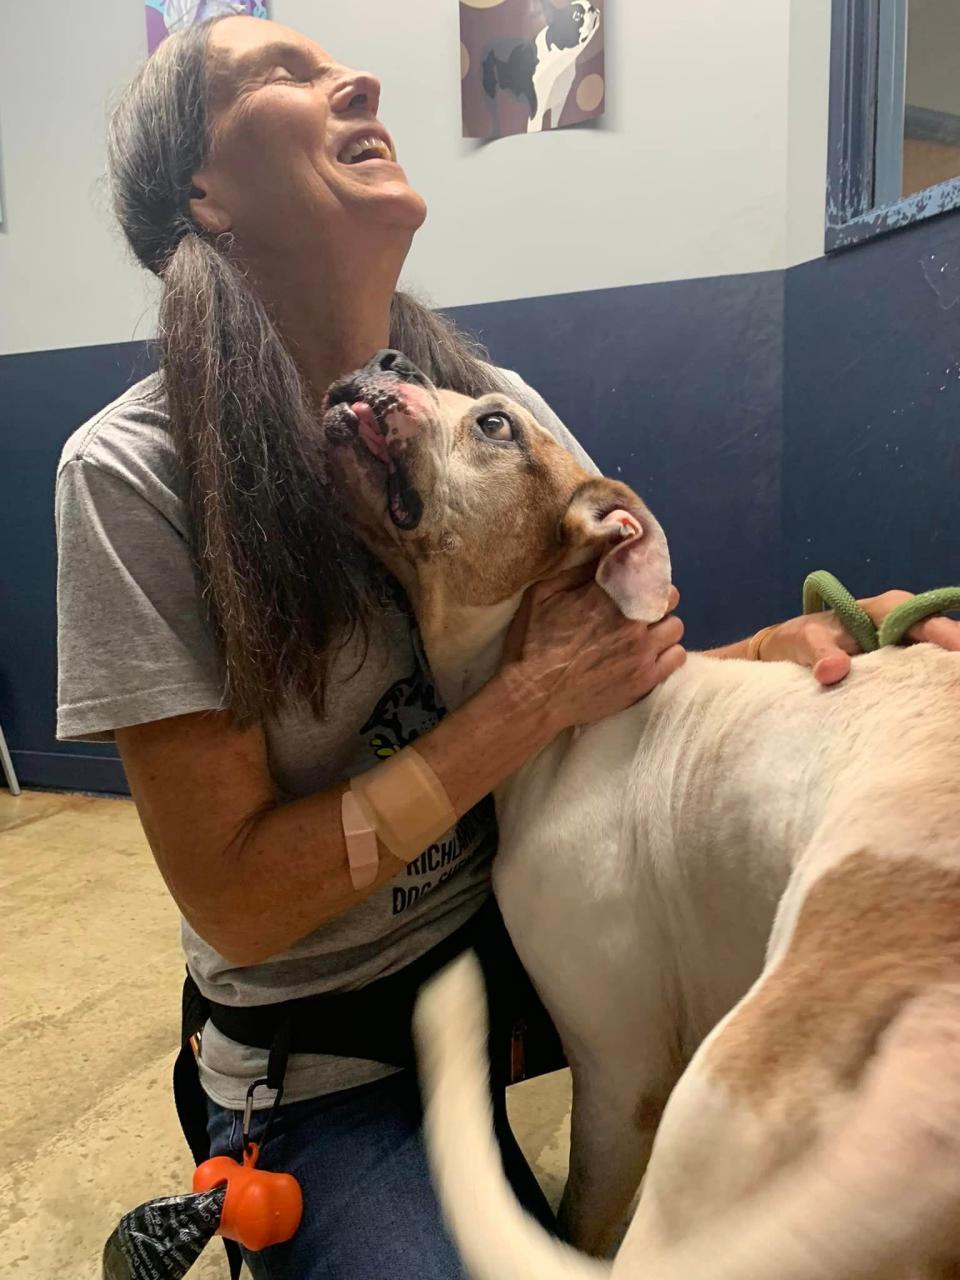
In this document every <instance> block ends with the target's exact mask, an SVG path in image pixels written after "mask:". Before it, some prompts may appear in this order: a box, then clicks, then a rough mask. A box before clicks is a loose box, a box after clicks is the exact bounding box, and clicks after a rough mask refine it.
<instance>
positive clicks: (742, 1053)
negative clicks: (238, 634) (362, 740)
mask: <svg viewBox="0 0 960 1280" xmlns="http://www.w3.org/2000/svg"><path fill="white" fill-rule="evenodd" d="M327 427H328V438H329V439H330V440H331V442H332V456H333V460H334V462H333V465H334V466H335V468H336V470H337V473H338V477H339V479H340V480H341V482H342V485H343V488H344V491H345V493H346V494H347V495H348V498H349V507H350V510H351V513H352V518H353V519H355V521H356V524H357V528H358V531H359V533H360V535H361V536H362V537H363V538H364V540H365V541H366V542H367V543H368V545H369V547H370V548H371V549H372V550H373V551H374V552H375V553H376V554H377V555H378V556H379V557H380V558H381V559H382V560H383V561H384V562H385V563H386V564H387V565H388V566H389V568H390V569H391V570H392V571H393V572H394V573H395V574H396V576H397V577H398V579H399V580H400V581H401V582H402V583H403V585H404V587H405V588H406V590H407V592H408V594H409V597H410V599H411V601H412V603H413V605H414V608H415V610H416V613H417V617H418V620H419V624H420V628H421V632H422V637H423V642H424V646H425V649H426V653H427V655H428V658H429V661H430V663H431V667H432V671H433V675H434V678H435V680H436V681H437V684H438V686H439V689H440V691H441V693H442V695H443V697H444V699H445V700H446V701H447V703H448V705H449V706H451V707H455V706H456V705H458V703H459V702H461V701H462V700H463V699H465V698H467V697H468V696H469V695H470V694H471V692H473V691H474V690H475V689H476V688H478V687H479V686H480V685H481V684H482V683H483V682H484V681H485V680H486V679H488V678H489V676H490V675H491V674H492V673H493V671H494V670H495V669H496V666H497V664H498V661H499V657H500V652H501V647H502V641H503V637H504V634H505V631H506V628H507V627H508V625H509V622H510V619H511V617H512V616H513V613H514V612H515V610H516V608H517V605H518V602H519V600H520V598H521V596H522V593H523V591H524V589H525V588H526V587H527V586H528V585H529V584H530V583H531V582H534V581H536V580H538V579H542V578H544V577H547V576H549V575H551V574H553V573H555V572H557V571H558V570H560V569H562V568H565V567H567V566H570V565H573V564H577V563H583V562H584V561H585V560H587V559H591V558H597V557H599V565H598V571H597V579H598V581H599V582H600V583H601V585H603V586H605V587H606V589H607V590H608V591H609V592H610V594H611V595H612V596H613V598H614V599H615V601H616V602H617V603H618V605H619V606H620V607H621V608H622V609H623V611H624V612H625V613H627V614H628V616H632V617H635V618H639V619H646V620H650V621H652V620H654V619H655V618H657V617H659V616H660V615H661V614H662V612H663V610H664V608H665V602H666V598H667V589H668V585H669V582H670V566H669V558H668V555H667V549H666V542H665V539H664V537H663V534H662V532H661V531H660V529H659V526H658V525H657V523H656V521H655V520H654V519H653V517H652V516H651V515H650V513H649V511H648V510H647V508H646V507H645V506H644V505H643V503H642V502H641V501H640V500H639V499H638V498H637V497H636V495H635V494H634V493H632V491H631V490H629V489H628V488H627V487H626V486H625V485H622V484H619V483H617V482H615V481H610V480H601V479H597V478H594V477H590V476H588V475H586V474H585V473H584V472H583V471H582V470H581V469H580V468H579V466H578V465H577V464H576V462H575V461H574V460H573V459H572V458H571V457H570V455H569V454H568V453H567V452H566V451H565V450H564V449H562V448H561V447H560V446H559V445H558V444H557V443H556V442H555V441H554V440H553V438H552V437H551V436H550V435H549V434H548V433H547V432H546V431H544V430H543V429H542V428H540V427H539V426H538V425H537V424H536V423H535V422H534V421H533V420H532V418H531V416H530V415H529V414H528V413H527V412H525V411H524V410H523V409H522V408H520V407H518V406H517V405H516V404H513V403H511V402H510V401H509V400H508V399H506V398H504V397H502V396H492V397H486V398H485V399H483V400H480V401H477V402H473V401H470V400H468V399H466V398H464V397H461V396H456V395H454V394H452V393H447V392H442V393H439V394H438V393H437V392H436V391H435V390H434V389H433V388H432V387H431V386H430V385H429V383H427V382H426V381H425V380H424V379H423V377H422V375H420V374H419V373H418V372H417V371H416V370H414V369H413V368H412V366H409V365H408V364H407V363H406V362H404V361H403V360H402V358H398V357H396V355H395V353H394V354H390V353H387V354H386V356H384V357H383V358H381V359H379V361H374V362H372V363H371V365H370V366H368V367H367V369H366V370H365V371H363V372H362V373H361V374H359V375H357V376H355V377H354V378H352V379H347V380H345V381H344V382H342V383H340V384H338V385H337V386H336V387H335V388H334V389H333V391H332V393H331V407H330V409H329V412H328V415H327ZM624 535H626V536H624ZM958 798H960V660H958V659H957V658H956V657H954V656H951V655H949V654H946V653H943V652H941V651H939V650H936V649H934V648H932V647H930V646H917V647H915V648H911V649H906V650H896V651H884V652H880V653H878V654H873V655H869V656H866V657H862V658H859V659H857V660H856V662H855V664H854V670H853V673H852V674H851V676H850V677H849V679H848V680H847V681H846V682H845V683H844V684H843V685H841V686H839V687H837V688H834V689H830V690H824V689H821V688H818V687H817V686H816V685H815V683H814V681H813V680H812V678H811V677H810V675H809V673H808V672H805V671H803V670H800V669H799V668H795V667H794V666H792V665H790V664H770V665H761V664H757V663H743V662H730V661H724V662H720V661H715V660H711V659H709V658H705V657H702V656H696V655H691V656H690V658H689V660H688V662H687V665H686V666H685V667H684V669H683V670H682V671H681V672H679V673H678V674H676V675H674V676H673V677H671V679H670V680H669V681H668V682H667V683H666V684H665V685H663V686H661V687H660V688H658V689H657V690H656V691H655V692H654V693H653V694H651V695H650V696H649V697H648V698H647V699H645V700H644V701H643V702H642V703H640V704H638V705H637V706H635V707H633V708H631V709H630V710H628V711H625V712H623V713H622V714H620V715H618V716H614V717H612V718H611V719H608V720H606V721H604V722H602V723H600V724H597V725H594V726H592V727H590V728H587V729H585V730H582V731H579V732H570V733H566V734H563V735H562V736H561V737H560V738H558V739H557V740H556V741H555V742H554V743H553V744H552V745H551V746H550V747H549V748H547V750H545V751H544V752H543V753H541V755H540V756H538V757H537V758H536V759H535V760H533V761H532V762H530V763H529V764H528V765H527V766H526V767H525V768H523V769H522V770H521V771H520V772H519V773H518V774H517V775H515V777H514V778H513V779H512V780H511V781H510V782H508V783H507V784H506V785H504V786H503V787H502V788H501V789H500V790H499V791H498V793H497V797H496V799H497V811H498V817H499V823H500V852H499V854H498V857H497V859H496V862H495V868H494V884H495V890H496V894H497V899H498V902H499V904H500V907H501V910H502V912H503V915H504V918H505V920H506V923H507V926H508V928H509V930H510V933H511V935H512V937H513V940H514V943H515V945H516V948H517V951H518V952H519V954H520V956H521V958H522V960H523V962H524V964H525V966H526V967H527V969H528V971H529V973H530V974H531V976H532V978H533V980H534V982H535V984H536V986H537V988H538V990H539V992H540V994H541V996H542V998H543V1000H544V1002H545V1004H546V1006H547V1008H548V1010H549V1011H550V1013H551V1014H552V1016H553V1018H554V1021H555V1022H556V1025H557V1027H558V1030H559V1032H560V1034H561V1037H562V1040H563V1044H564V1048H565V1050H566V1052H567V1056H568V1059H569V1062H570V1065H571V1068H572V1072H573V1086H574V1107H573V1122H572V1123H573V1132H572V1150H571V1174H570V1180H569V1183H568V1187H567V1192H566V1194H565V1197H564V1205H563V1217H564V1220H565V1226H566V1228H567V1230H568V1232H569V1234H570V1236H571V1238H572V1239H573V1240H574V1241H575V1242H576V1243H577V1244H578V1245H579V1246H581V1247H582V1248H584V1249H587V1250H590V1251H591V1252H597V1251H599V1250H601V1249H603V1248H605V1247H607V1245H608V1244H609V1243H610V1241H611V1240H612V1239H613V1238H614V1236H615V1233H616V1231H617V1228H618V1224H619V1222H620V1219H621V1217H622V1215H623V1214H624V1212H625V1211H626V1209H627V1208H628V1206H629V1203H630V1201H631V1198H632V1196H633V1195H634V1193H635V1190H636V1187H637V1185H638V1183H639V1182H640V1179H641V1177H642V1175H643V1174H644V1172H645V1171H646V1177H645V1180H644V1186H643V1193H642V1196H641V1199H640V1204H639V1209H638V1210H637V1213H636V1215H635V1217H634V1219H633V1222H632V1224H631V1226H630V1228H629V1230H628V1232H627V1235H626V1239H625V1241H624V1243H623V1245H622V1247H621V1249H620V1251H619V1252H618V1254H617V1256H616V1259H615V1261H614V1263H613V1264H612V1266H613V1274H614V1276H615V1277H623V1280H628V1278H629V1280H653V1278H654V1277H656V1278H657V1280H668V1278H669V1280H727V1278H728V1277H729V1280H734V1278H735V1280H828V1278H829V1280H853V1278H854V1277H860V1276H863V1277H867V1276H869V1277H872V1278H874V1280H875V1278H878V1277H891V1278H896V1280H907V1278H908V1277H909V1278H910V1280H919V1278H920V1277H923V1278H924V1280H927V1278H929V1277H941V1278H942V1277H946V1276H954V1275H960V833H958V803H957V802H958ZM417 1030H418V1043H419V1046H420V1052H421V1068H422V1074H423V1080H424V1087H425V1092H426V1096H427V1101H428V1108H427V1128H428V1139H429V1142H430V1147H431V1158H432V1160H433V1162H434V1168H435V1172H436V1174H437V1178H438V1183H439V1187H440V1192H441V1198H442V1200H443V1204H444V1208H445V1211H446V1213H447V1215H448V1218H449V1221H450V1223H451V1226H452V1230H453V1232H454V1235H455V1237H456V1239H457V1241H458V1244H459V1246H460V1248H461V1250H462V1253H463V1256H464V1258H465V1260H466V1264H467V1267H468V1269H469V1270H470V1272H471V1274H472V1275H473V1276H475V1277H477V1278H478V1280H535V1278H536V1280H561V1278H563V1280H580V1278H581V1277H582V1278H584V1280H586V1278H587V1277H593V1276H603V1275H608V1274H609V1272H610V1265H611V1264H609V1263H602V1262H598V1261H595V1260H594V1259H593V1258H589V1257H587V1256H585V1255H584V1254H582V1253H579V1252H577V1251H576V1250H574V1249H572V1248H570V1247H568V1246H566V1245H562V1244H559V1243H558V1242H556V1241H554V1240H551V1239H550V1238H549V1237H548V1236H547V1235H546V1233H545V1232H543V1231H541V1229H540V1228H539V1227H538V1226H536V1224H534V1223H533V1222H532V1221H531V1220H530V1219H529V1218H527V1217H526V1216H525V1215H524V1214H523V1213H522V1211H521V1210H520V1208H519V1206H518V1205H517V1202H516V1200H515V1199H514V1197H513V1195H512V1193H511V1192H510V1190H509V1187H508V1186H507V1184H506V1182H505V1180H504V1177H503V1172H502V1169H501V1167H500V1163H499V1159H498V1156H497V1153H496V1148H495V1145H494V1142H493V1138H492V1133H491V1129H490V1123H489V1114H488V1104H487V1093H486V1061H485V1052H486V1050H485V1039H484V1034H485V1023H484V1012H483V995H482V988H481V984H480V980H479V977H478V974H477V972H476V969H475V967H473V966H472V962H471V961H470V960H468V959H465V960H461V961H459V962H457V964H456V965H455V966H453V967H452V968H451V970H449V971H447V973H445V974H444V975H442V976H441V977H440V978H438V979H437V980H436V981H435V982H434V984H433V985H432V986H431V987H430V988H428V989H427V991H426V993H425V994H424V996H423V997H422V998H421V1004H420V1008H419V1011H418V1028H417ZM681 1077H682V1078H681ZM678 1081H679V1083H678ZM675 1086H676V1087H675ZM668 1098H669V1105H667V1100H668ZM655 1134H656V1144H655V1145H654V1135H655ZM651 1151H652V1158H651ZM648 1161H649V1167H648ZM951 1224H952V1227H951ZM952 1228H955V1230H952Z"/></svg>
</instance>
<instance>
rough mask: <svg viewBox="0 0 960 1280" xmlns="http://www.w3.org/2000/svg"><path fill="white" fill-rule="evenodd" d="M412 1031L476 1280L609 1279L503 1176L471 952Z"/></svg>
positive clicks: (436, 1161)
mask: <svg viewBox="0 0 960 1280" xmlns="http://www.w3.org/2000/svg"><path fill="white" fill-rule="evenodd" d="M414 1033H415V1037H416V1042H417V1057H418V1061H419V1066H420V1078H421V1084H422V1088H423V1093H424V1128H425V1130H426V1137H427V1148H428V1150H429V1153H430V1163H431V1166H432V1168H433V1175H434V1178H435V1180H436V1183H437V1186H438V1188H439V1192H440V1200H441V1204H442V1206H443V1211H444V1215H445V1216H446V1219H447V1223H448V1225H449V1227H450V1230H451V1233H452V1235H453V1238H454V1240H455V1241H456V1243H457V1246H458V1248H459V1250H460V1254H461V1256H462V1258H463V1261H464V1265H465V1266H466V1269H467V1271H468V1272H469V1273H470V1275H471V1276H472V1277H473V1280H607V1278H608V1277H609V1275H610V1266H609V1264H607V1263H602V1262H597V1261H596V1260H594V1259H593V1258H589V1257H587V1256H586V1255H585V1254H582V1253H578V1252H577V1251H576V1250H575V1249H572V1248H570V1247H569V1246H568V1245H565V1244H562V1243H561V1242H560V1241H558V1240H555V1239H553V1238H552V1237H551V1236H550V1235H549V1234H548V1233H547V1232H546V1231H545V1230H544V1229H543V1227H541V1226H540V1224H539V1223H538V1222H536V1221H535V1220H534V1219H533V1218H532V1217H530V1215H529V1214H527V1213H525V1212H524V1210H523V1208H522V1207H521V1205H520V1203H519V1201H518V1200H517V1198H516V1196H515V1195H514V1193H513V1190H512V1188H511V1187H510V1184H509V1183H508V1181H507V1179H506V1175H505V1174H504V1171H503V1164H502V1163H501V1160H500V1152H499V1149H498V1148H497V1144H496V1140H495V1138H494V1132H493V1116H492V1112H491V1107H490V1085H489V1071H488V1059H487V1002H486V992H485V989H484V982H483V975H482V973H481V970H480V965H479V963H478V962H477V959H476V957H475V956H474V955H473V953H472V952H468V953H467V954H466V955H464V956H461V957H460V958H459V959H458V960H455V961H454V962H453V964H451V965H449V966H448V967H447V968H446V969H444V970H443V972H442V973H440V974H439V975H438V976H437V977H436V978H434V979H433V981H432V982H430V983H429V984H428V985H427V986H426V987H425V988H424V989H423V991H422V992H421V994H420V998H419V1000H418V1002H417V1009H416V1014H415V1016H414Z"/></svg>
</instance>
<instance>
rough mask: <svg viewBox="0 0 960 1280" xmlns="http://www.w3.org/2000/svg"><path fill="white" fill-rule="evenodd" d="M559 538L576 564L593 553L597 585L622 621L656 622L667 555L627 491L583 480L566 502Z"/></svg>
mask: <svg viewBox="0 0 960 1280" xmlns="http://www.w3.org/2000/svg"><path fill="white" fill-rule="evenodd" d="M561 535H562V537H563V540H564V542H566V543H567V544H568V545H569V546H570V547H571V549H572V550H574V551H575V552H577V553H578V558H579V560H580V561H581V562H584V561H586V560H588V559H589V558H590V557H591V555H597V554H599V557H600V559H599V562H598V564H597V573H596V581H597V585H598V586H600V587H602V588H603V590H604V591H605V592H606V593H607V595H608V596H609V597H610V599H611V600H612V601H613V602H614V604H615V605H616V606H617V608H618V609H619V610H620V612H621V613H622V614H623V615H624V617H627V618H630V619H632V620H633V621H634V622H659V620H660V619H661V618H662V617H663V616H664V614H665V613H666V612H667V606H668V603H669V595H670V585H671V569H670V550H669V548H668V547H667V539H666V536H665V534H664V532H663V530H662V529H661V527H660V525H659V524H658V523H657V521H656V520H655V519H654V518H653V516H652V515H651V514H650V512H649V511H648V509H647V507H646V506H645V505H644V504H643V503H642V502H641V501H640V499H639V498H638V497H637V495H636V494H635V493H634V492H633V490H632V489H628V488H627V486H626V485H625V484H620V483H618V482H617V481H616V480H588V481H587V483H586V484H583V485H581V486H580V488H579V489H578V490H577V491H576V493H575V494H574V495H573V497H572V499H571V500H570V505H569V506H568V507H567V511H566V514H565V515H564V517H563V523H562V528H561Z"/></svg>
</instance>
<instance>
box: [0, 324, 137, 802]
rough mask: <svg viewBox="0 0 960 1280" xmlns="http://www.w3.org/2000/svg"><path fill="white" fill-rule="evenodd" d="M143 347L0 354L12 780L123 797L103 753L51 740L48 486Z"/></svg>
mask: <svg viewBox="0 0 960 1280" xmlns="http://www.w3.org/2000/svg"><path fill="white" fill-rule="evenodd" d="M147 359H148V357H147V354H146V352H145V349H144V345H143V343H121V344H118V345H115V346H99V347H75V348H70V349H68V350H65V351H42V352H36V353H30V354H28V355H17V356H4V357H0V723H2V724H3V728H4V732H5V734H6V736H7V740H8V742H9V745H10V747H11V750H12V751H13V756H14V762H15V765H16V767H17V771H18V773H19V775H20V778H21V781H22V782H24V783H27V784H31V785H34V786H49V787H67V788H70V789H76V790H89V791H122V790H125V788H126V784H125V782H124V778H123V771H122V770H121V768H120V764H119V762H118V760H117V758H116V752H115V750H114V749H113V748H112V747H110V746H97V745H94V744H80V745H76V744H60V743H56V742H55V741H54V737H53V735H54V721H55V704H56V679H57V674H56V618H55V613H54V593H55V587H56V551H55V543H54V528H53V483H54V475H55V473H56V467H57V461H58V459H59V456H60V450H61V448H62V446H63V442H64V441H65V440H66V438H67V436H68V435H69V434H70V433H71V431H73V429H74V428H75V427H78V426H80V424H81V423H82V422H83V421H84V420H85V419H86V418H88V417H89V416H90V415H91V414H93V413H95V412H96V411H97V410H98V409H99V408H102V406H103V405H105V404H107V403H108V402H109V401H110V400H112V399H113V398H114V397H115V396H117V395H119V394H120V392H121V391H122V390H123V389H124V387H126V386H127V385H129V383H130V382H134V381H136V380H137V378H142V377H143V376H144V373H145V372H146V361H147Z"/></svg>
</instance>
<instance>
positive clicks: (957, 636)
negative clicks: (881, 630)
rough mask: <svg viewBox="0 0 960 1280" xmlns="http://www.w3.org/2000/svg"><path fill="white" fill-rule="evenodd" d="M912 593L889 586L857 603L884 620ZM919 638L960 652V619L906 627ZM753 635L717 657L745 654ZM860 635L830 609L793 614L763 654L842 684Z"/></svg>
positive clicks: (931, 620) (713, 654)
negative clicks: (803, 614)
mask: <svg viewBox="0 0 960 1280" xmlns="http://www.w3.org/2000/svg"><path fill="white" fill-rule="evenodd" d="M909 599H910V592H909V591H885V592H884V593H883V594H882V595H879V596H870V597H869V598H868V599H866V600H860V601H858V603H859V604H860V606H861V608H863V609H864V610H866V612H867V613H868V614H869V615H870V617H871V618H872V619H873V621H874V623H875V625H876V626H878V627H879V626H880V624H881V623H882V622H883V620H884V618H885V617H886V616H887V614H888V613H892V612H893V610H894V609H896V608H897V606H898V605H901V604H903V602H904V601H905V600H909ZM907 638H908V639H909V640H912V641H913V642H914V643H915V644H921V643H926V644H935V645H938V646H939V647H940V648H941V649H952V650H954V651H957V652H960V622H953V621H951V620H950V619H949V618H927V619H926V620H925V621H923V622H918V623H917V625H916V626H915V627H911V629H910V630H909V631H908V632H907ZM749 643H750V641H749V640H738V641H737V643H736V644H729V645H725V646H724V647H723V648H721V649H711V650H710V656H711V657H713V658H746V657H747V656H748V654H747V647H748V645H749ZM859 652H860V650H859V648H858V646H857V642H856V640H854V638H853V636H851V635H850V633H849V632H848V631H846V630H845V629H844V626H843V624H842V623H841V622H840V621H839V619H838V618H837V617H836V615H835V614H834V613H833V612H831V611H829V610H828V611H825V612H823V613H811V614H807V615H805V616H801V617H799V618H790V619H789V621H787V622H782V623H781V624H780V625H779V626H778V627H776V628H775V629H774V630H773V631H771V633H770V635H769V636H768V637H767V638H766V639H765V640H764V641H763V644H762V647H761V651H760V654H759V656H760V658H761V659H762V661H764V662H796V663H798V664H799V665H800V666H802V667H810V668H811V669H812V671H813V674H814V677H815V678H816V680H817V681H818V682H819V683H820V684H838V683H839V682H840V681H841V680H843V679H844V678H845V677H846V676H847V675H849V673H850V661H851V657H852V655H854V654H856V653H859Z"/></svg>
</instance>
